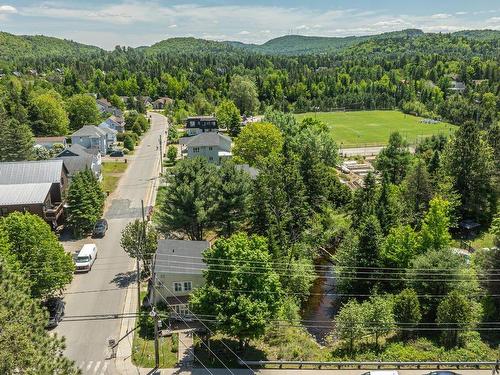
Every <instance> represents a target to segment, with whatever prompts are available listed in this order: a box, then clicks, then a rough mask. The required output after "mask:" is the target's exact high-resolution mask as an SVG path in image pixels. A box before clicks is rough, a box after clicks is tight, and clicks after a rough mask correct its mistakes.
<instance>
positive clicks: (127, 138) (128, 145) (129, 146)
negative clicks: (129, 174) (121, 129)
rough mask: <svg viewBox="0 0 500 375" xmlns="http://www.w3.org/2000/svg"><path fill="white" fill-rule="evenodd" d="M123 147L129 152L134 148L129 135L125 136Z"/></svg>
mask: <svg viewBox="0 0 500 375" xmlns="http://www.w3.org/2000/svg"><path fill="white" fill-rule="evenodd" d="M123 146H125V148H127V149H129V150H130V151H132V150H133V149H134V148H135V145H134V140H133V139H132V137H131V136H130V135H128V134H127V135H126V136H125V138H124V139H123Z"/></svg>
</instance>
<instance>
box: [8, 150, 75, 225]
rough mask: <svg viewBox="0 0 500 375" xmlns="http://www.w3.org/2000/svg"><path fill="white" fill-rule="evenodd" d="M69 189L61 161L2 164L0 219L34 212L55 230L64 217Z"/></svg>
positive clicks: (66, 171) (64, 168)
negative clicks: (10, 214)
mask: <svg viewBox="0 0 500 375" xmlns="http://www.w3.org/2000/svg"><path fill="white" fill-rule="evenodd" d="M67 186H68V170H67V168H66V166H65V165H64V162H63V161H62V160H57V159H52V160H38V161H19V162H6V163H0V216H5V215H8V214H9V213H11V212H14V211H19V212H31V213H33V214H35V215H38V216H40V217H41V218H43V219H44V220H45V221H47V222H48V223H50V224H52V226H53V228H55V227H57V225H58V223H59V221H60V219H61V217H62V215H63V201H64V194H65V191H66V189H67Z"/></svg>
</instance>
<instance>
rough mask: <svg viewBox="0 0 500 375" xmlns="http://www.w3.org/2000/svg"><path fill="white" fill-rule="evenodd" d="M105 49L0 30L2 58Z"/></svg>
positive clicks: (64, 54)
mask: <svg viewBox="0 0 500 375" xmlns="http://www.w3.org/2000/svg"><path fill="white" fill-rule="evenodd" d="M100 51H103V49H102V48H99V47H95V46H91V45H87V44H82V43H77V42H74V41H72V40H67V39H60V38H54V37H50V36H44V35H14V34H9V33H6V32H2V31H0V60H11V59H15V58H26V57H43V56H69V55H78V54H83V53H93V52H100Z"/></svg>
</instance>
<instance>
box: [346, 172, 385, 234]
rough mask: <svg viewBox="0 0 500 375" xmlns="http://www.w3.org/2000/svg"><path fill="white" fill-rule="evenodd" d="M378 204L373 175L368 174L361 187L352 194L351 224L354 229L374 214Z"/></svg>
mask: <svg viewBox="0 0 500 375" xmlns="http://www.w3.org/2000/svg"><path fill="white" fill-rule="evenodd" d="M377 202H378V189H377V182H376V180H375V175H374V174H373V173H372V172H369V173H368V174H367V175H366V177H365V179H364V181H363V187H362V188H361V189H358V190H356V191H355V192H354V196H353V199H352V202H351V205H352V211H353V212H352V224H353V226H354V227H355V228H356V227H358V226H359V225H360V223H361V222H362V221H363V220H364V219H365V218H366V217H368V216H370V215H375V214H376V211H377V210H376V208H377Z"/></svg>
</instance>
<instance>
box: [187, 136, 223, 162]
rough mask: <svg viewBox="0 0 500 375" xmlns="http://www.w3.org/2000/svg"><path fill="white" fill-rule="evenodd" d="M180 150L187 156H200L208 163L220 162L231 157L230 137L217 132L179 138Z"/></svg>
mask: <svg viewBox="0 0 500 375" xmlns="http://www.w3.org/2000/svg"><path fill="white" fill-rule="evenodd" d="M179 143H180V144H181V146H182V147H181V152H182V153H183V154H184V155H185V156H187V157H188V158H194V157H197V156H201V157H204V158H206V159H207V160H208V161H209V162H210V163H214V164H220V163H221V162H222V161H223V160H224V159H229V158H231V156H232V154H231V138H229V137H228V136H225V135H222V134H219V133H201V134H198V135H195V136H194V137H184V138H181V139H180V140H179Z"/></svg>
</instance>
